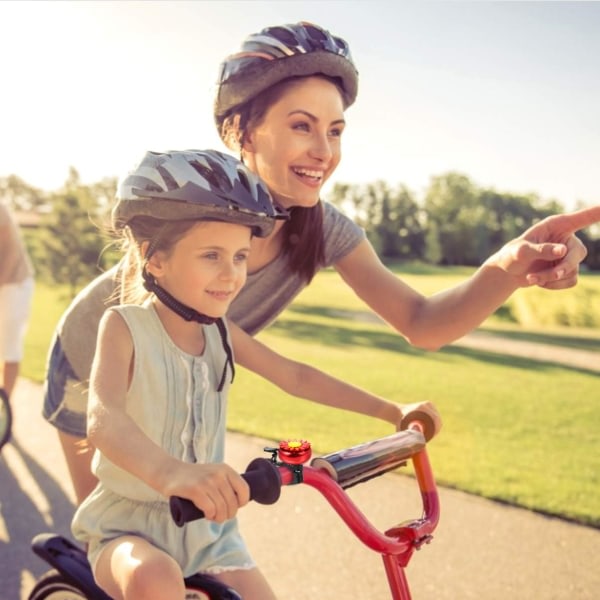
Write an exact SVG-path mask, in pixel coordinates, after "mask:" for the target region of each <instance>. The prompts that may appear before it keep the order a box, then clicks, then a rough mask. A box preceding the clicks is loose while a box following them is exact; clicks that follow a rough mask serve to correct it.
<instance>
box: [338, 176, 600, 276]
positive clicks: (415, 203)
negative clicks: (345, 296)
mask: <svg viewBox="0 0 600 600" xmlns="http://www.w3.org/2000/svg"><path fill="white" fill-rule="evenodd" d="M327 199H328V200H329V201H330V202H332V203H333V204H335V205H336V206H338V207H339V208H340V209H341V210H343V211H344V212H346V213H347V214H349V215H350V216H352V218H353V219H354V221H355V222H356V223H358V224H359V225H360V226H361V227H363V228H364V229H365V231H366V232H367V236H368V238H369V240H370V241H371V243H372V244H373V246H374V247H375V250H376V251H377V253H378V254H379V255H380V256H381V257H382V258H383V259H385V260H390V261H402V260H416V261H423V262H426V263H430V264H434V265H467V266H478V265H480V264H481V263H482V262H483V261H484V260H485V259H486V258H488V257H489V256H490V255H491V254H493V253H494V252H495V251H497V250H499V249H500V248H501V247H502V246H503V245H504V244H505V243H506V242H508V241H510V240H511V239H514V238H515V237H517V236H518V235H520V234H521V233H523V232H524V231H525V230H526V229H527V228H528V227H530V226H531V225H532V224H533V223H535V222H537V221H539V220H541V219H543V218H545V217H547V216H550V215H553V214H557V213H561V212H564V211H565V208H564V207H563V206H562V205H561V204H560V203H559V202H558V201H556V200H551V201H543V200H542V199H541V198H539V197H538V196H537V195H535V194H529V195H518V194H512V193H501V192H498V191H496V190H495V189H490V188H480V187H479V186H477V185H476V184H474V183H473V182H472V181H471V180H470V179H469V178H468V177H467V176H466V175H464V174H462V173H456V172H450V173H445V174H443V175H439V176H435V177H432V178H431V180H430V183H429V186H428V188H427V190H426V191H425V193H424V197H423V198H422V200H418V199H417V198H416V197H415V195H414V194H413V193H412V192H411V191H410V190H409V189H408V188H407V187H406V186H405V185H403V184H399V185H398V186H396V187H390V185H388V184H387V183H386V182H384V181H376V182H374V183H367V184H363V185H354V184H345V183H337V184H336V185H335V186H334V188H333V190H332V192H331V194H330V195H329V197H328V198H327ZM578 236H579V237H580V239H581V240H582V241H583V243H584V244H585V245H586V247H587V250H588V256H587V258H586V260H585V265H586V266H587V268H589V269H590V270H600V231H598V230H597V229H596V231H594V230H593V229H592V230H588V231H582V232H579V233H578Z"/></svg>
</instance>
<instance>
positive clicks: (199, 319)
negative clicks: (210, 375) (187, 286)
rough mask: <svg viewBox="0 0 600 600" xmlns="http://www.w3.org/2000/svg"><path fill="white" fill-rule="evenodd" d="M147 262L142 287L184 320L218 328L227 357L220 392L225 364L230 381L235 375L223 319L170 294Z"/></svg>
mask: <svg viewBox="0 0 600 600" xmlns="http://www.w3.org/2000/svg"><path fill="white" fill-rule="evenodd" d="M146 267H147V262H146V264H144V267H143V269H142V277H143V278H144V287H145V288H146V290H148V291H149V292H151V293H153V294H154V295H155V296H156V297H157V298H158V299H159V300H160V301H161V302H162V303H163V304H164V305H165V306H166V307H167V308H170V309H171V310H172V311H173V312H174V313H175V314H177V315H179V316H180V317H182V318H183V319H185V320H186V321H195V322H196V323H200V324H201V325H212V324H216V325H217V328H218V330H219V335H220V336H221V342H222V343H223V349H224V350H225V355H226V356H227V359H226V361H225V366H224V368H223V374H222V375H221V381H220V382H219V386H218V388H217V391H218V392H220V391H222V390H223V386H224V385H225V377H226V375H227V365H229V366H230V367H231V381H233V378H234V376H235V367H234V364H233V352H232V351H231V347H230V346H229V343H228V342H227V330H226V328H225V324H224V323H223V319H220V318H218V317H209V316H208V315H205V314H202V313H199V312H198V311H197V310H195V309H193V308H192V307H190V306H187V305H186V304H183V302H180V301H179V300H177V298H175V297H174V296H172V295H171V294H170V293H169V292H167V290H165V288H163V287H162V286H160V285H159V284H158V282H157V281H156V279H155V278H154V277H153V276H152V274H151V273H149V272H148V269H147V268H146Z"/></svg>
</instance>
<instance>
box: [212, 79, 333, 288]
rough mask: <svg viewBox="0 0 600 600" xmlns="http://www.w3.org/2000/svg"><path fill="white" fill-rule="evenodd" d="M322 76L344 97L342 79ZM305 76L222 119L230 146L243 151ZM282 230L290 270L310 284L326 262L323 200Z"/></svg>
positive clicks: (294, 215)
mask: <svg viewBox="0 0 600 600" xmlns="http://www.w3.org/2000/svg"><path fill="white" fill-rule="evenodd" d="M318 77H321V78H323V79H326V80H327V81H329V82H331V83H332V84H333V85H335V86H336V87H337V88H338V90H339V91H340V94H341V96H342V98H344V94H343V90H342V89H341V87H340V82H339V80H338V79H336V78H332V77H326V76H324V75H318ZM304 78H305V77H289V78H288V79H284V80H283V81H280V82H278V83H276V84H275V85H272V86H271V87H270V88H268V89H267V90H265V91H264V92H262V93H260V94H259V95H258V96H256V97H254V98H252V99H251V100H249V101H248V102H246V103H244V104H241V105H239V106H236V107H234V108H233V109H231V111H229V113H227V114H226V115H224V116H223V117H222V118H220V119H219V122H218V126H219V134H220V136H221V139H222V140H223V142H224V143H225V145H226V146H227V147H228V148H229V149H231V150H234V151H237V152H240V153H241V151H242V148H243V145H244V140H245V137H246V135H247V133H248V131H250V130H251V129H252V128H253V127H256V126H258V125H260V124H261V123H262V121H263V119H264V118H265V115H266V113H267V111H268V110H269V108H270V107H271V106H272V105H273V104H275V102H277V101H278V100H279V99H280V98H281V96H282V95H283V94H284V93H285V92H286V91H287V89H288V88H289V87H290V85H292V84H293V83H295V82H296V81H299V80H301V79H304ZM344 106H345V105H344ZM242 160H243V157H242ZM282 231H283V232H284V241H283V252H284V254H285V255H286V256H287V257H288V263H289V267H290V269H291V270H292V272H294V273H297V274H298V275H300V276H301V277H302V278H303V279H304V280H305V281H306V282H307V283H309V282H310V281H311V280H312V278H313V277H314V276H315V273H316V272H317V271H318V270H319V268H320V267H321V266H323V264H324V263H325V234H324V231H323V205H322V204H321V202H320V201H319V202H318V203H317V204H316V205H315V206H312V207H310V208H305V207H301V206H297V207H294V208H292V209H291V210H290V220H289V221H287V222H286V223H285V225H284V226H283V229H282Z"/></svg>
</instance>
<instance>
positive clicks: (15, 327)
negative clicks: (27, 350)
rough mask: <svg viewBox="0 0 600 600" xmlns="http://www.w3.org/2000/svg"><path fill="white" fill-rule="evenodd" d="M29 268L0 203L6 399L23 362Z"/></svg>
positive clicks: (1, 382)
mask: <svg viewBox="0 0 600 600" xmlns="http://www.w3.org/2000/svg"><path fill="white" fill-rule="evenodd" d="M33 290H34V279H33V267H32V264H31V260H30V259H29V255H28V254H27V249H26V248H25V244H24V242H23V239H22V237H21V234H20V231H19V228H18V226H17V224H16V222H15V220H14V217H13V216H12V214H11V211H10V209H9V208H8V206H6V205H5V204H3V203H0V387H1V388H3V389H4V390H5V392H6V394H7V395H8V397H9V398H10V397H11V395H12V392H13V389H14V387H15V383H16V381H17V377H18V375H19V368H20V364H21V360H22V359H23V344H24V337H25V331H26V329H27V322H28V319H29V313H30V310H31V300H32V297H33Z"/></svg>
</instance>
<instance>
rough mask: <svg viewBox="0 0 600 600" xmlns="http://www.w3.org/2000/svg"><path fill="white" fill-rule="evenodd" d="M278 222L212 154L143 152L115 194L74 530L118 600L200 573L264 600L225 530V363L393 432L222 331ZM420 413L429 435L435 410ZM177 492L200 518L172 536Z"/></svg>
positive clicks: (233, 167) (362, 400)
mask: <svg viewBox="0 0 600 600" xmlns="http://www.w3.org/2000/svg"><path fill="white" fill-rule="evenodd" d="M282 216H283V215H282V213H281V212H280V211H278V209H276V208H275V207H274V206H273V205H272V204H271V201H270V198H269V193H268V191H267V189H266V187H265V186H264V185H263V184H262V183H261V182H260V180H258V178H256V177H255V176H254V174H253V173H252V172H250V171H249V170H248V169H247V168H245V167H244V166H243V165H242V164H241V163H240V162H239V161H237V160H236V159H234V158H233V157H230V156H226V155H224V154H221V153H219V152H216V151H187V152H169V153H167V154H159V153H153V152H149V153H147V154H146V156H145V157H144V159H143V160H142V161H141V163H140V164H139V165H138V166H137V167H136V168H135V169H134V170H133V172H131V173H130V174H129V175H128V176H127V177H126V178H125V179H124V181H123V182H122V183H121V185H120V187H119V192H118V203H117V205H116V207H115V209H114V211H113V222H114V224H115V226H116V227H117V228H120V229H122V230H123V231H124V233H125V238H126V241H127V253H126V257H125V265H126V266H125V267H124V268H123V275H122V281H121V293H122V296H123V297H122V303H121V305H120V306H118V307H112V308H109V309H108V310H107V311H106V313H105V315H104V316H103V317H102V319H101V322H100V331H99V337H98V343H97V351H96V355H95V358H94V362H93V366H92V374H91V380H90V395H89V404H88V437H89V440H90V442H91V443H92V444H93V445H94V446H95V447H96V453H95V456H94V462H93V469H94V473H95V475H96V476H97V477H98V479H99V483H98V485H97V486H96V488H95V489H94V491H93V492H92V493H91V495H90V496H89V497H88V498H87V499H86V500H85V501H84V502H83V504H82V505H81V506H80V507H79V509H78V510H77V512H76V514H75V517H74V520H73V533H74V535H75V537H76V538H77V539H79V540H80V541H82V542H84V543H86V544H88V548H89V551H88V552H89V558H90V563H91V565H92V568H93V571H94V576H95V577H96V580H97V582H98V584H99V585H100V586H101V587H102V588H103V589H104V590H105V591H106V592H107V593H108V594H109V595H110V596H111V597H113V598H115V599H127V600H139V599H140V598H144V599H145V600H152V599H156V600H164V599H165V598H182V599H183V597H184V594H185V590H184V587H183V577H184V576H188V575H191V574H193V573H197V572H200V571H203V572H208V573H211V574H213V575H214V576H215V577H216V578H218V579H220V580H221V581H223V582H224V583H225V584H227V585H229V586H230V587H232V588H233V589H235V590H236V591H238V593H241V594H242V596H243V597H244V598H245V599H247V600H252V599H255V600H269V599H272V598H274V595H273V592H272V591H271V590H270V588H269V586H268V584H267V582H266V581H265V579H264V578H263V576H262V575H261V573H260V571H259V570H258V569H257V568H256V566H255V565H254V563H253V561H252V559H251V557H250V556H249V554H248V552H247V550H246V548H245V545H244V543H243V540H242V539H241V537H240V535H239V533H238V529H237V524H236V520H235V518H234V517H235V515H236V512H237V510H238V508H239V507H241V506H244V505H245V504H246V503H247V502H248V500H249V490H248V486H247V484H246V483H245V481H244V480H243V479H242V478H241V477H240V476H239V475H238V474H237V472H236V471H234V470H233V469H232V468H231V467H230V466H228V465H226V464H224V463H223V459H224V438H225V422H226V400H227V392H228V389H229V385H230V382H231V381H232V379H233V375H234V363H233V356H234V355H235V357H236V361H237V362H238V363H239V364H241V365H243V366H245V367H247V368H249V369H251V370H253V371H255V372H256V373H258V374H260V375H262V376H264V377H265V378H267V379H269V380H271V381H272V382H273V383H275V384H276V385H278V386H279V387H280V388H282V389H283V390H285V391H286V392H288V393H291V394H295V395H297V396H300V397H303V398H308V399H311V400H315V401H317V402H322V403H326V404H331V405H333V406H337V407H339V408H347V409H351V410H356V411H359V412H363V413H365V414H369V415H372V416H376V417H379V418H382V419H384V420H386V421H389V422H390V423H392V424H394V426H396V427H399V426H400V422H401V419H402V411H401V408H400V407H399V406H398V405H397V404H394V403H391V402H387V401H385V400H383V399H381V398H378V397H376V396H372V395H370V394H368V393H366V392H363V391H361V390H359V389H357V388H354V387H352V386H350V385H347V384H344V383H342V382H340V381H338V380H335V379H333V378H331V377H328V376H327V375H325V374H324V373H321V372H320V371H317V370H315V369H312V368H310V367H308V366H306V365H302V364H300V363H297V362H294V361H291V360H288V359H286V358H284V357H282V356H280V355H279V354H276V353H275V352H272V351H271V350H269V349H268V348H266V347H265V346H264V345H263V344H261V343H260V342H258V341H256V340H254V339H253V338H251V337H250V336H249V335H248V334H246V333H245V332H244V331H242V330H241V329H240V328H239V327H236V326H235V325H233V324H227V322H226V320H225V319H224V316H225V313H226V312H227V309H228V307H229V305H230V304H231V302H232V301H233V299H234V298H235V297H236V296H237V294H238V293H239V292H240V290H241V289H242V286H243V285H244V282H245V280H246V269H247V260H248V256H249V253H250V243H251V239H252V235H253V234H254V235H256V236H258V237H264V236H266V235H268V234H269V233H270V232H271V231H272V229H273V226H274V223H275V221H274V219H276V218H278V217H282ZM142 282H143V288H142V289H140V284H141V283H142ZM342 399H343V400H342ZM421 408H423V409H425V410H426V411H428V412H429V414H430V415H431V416H432V418H433V419H434V423H435V425H436V429H439V426H440V421H439V417H438V416H437V414H436V413H435V411H434V409H433V408H432V407H431V405H428V404H424V405H422V407H421ZM172 495H176V496H183V497H185V498H189V499H190V500H192V501H193V502H194V503H195V504H196V505H197V506H198V507H199V508H201V509H202V510H203V511H204V513H205V515H206V517H207V519H206V520H201V521H196V522H194V523H191V524H189V525H187V526H186V527H185V528H184V529H179V528H178V527H177V526H176V525H175V524H174V523H173V522H172V519H171V516H170V513H169V508H168V498H169V496H172Z"/></svg>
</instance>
